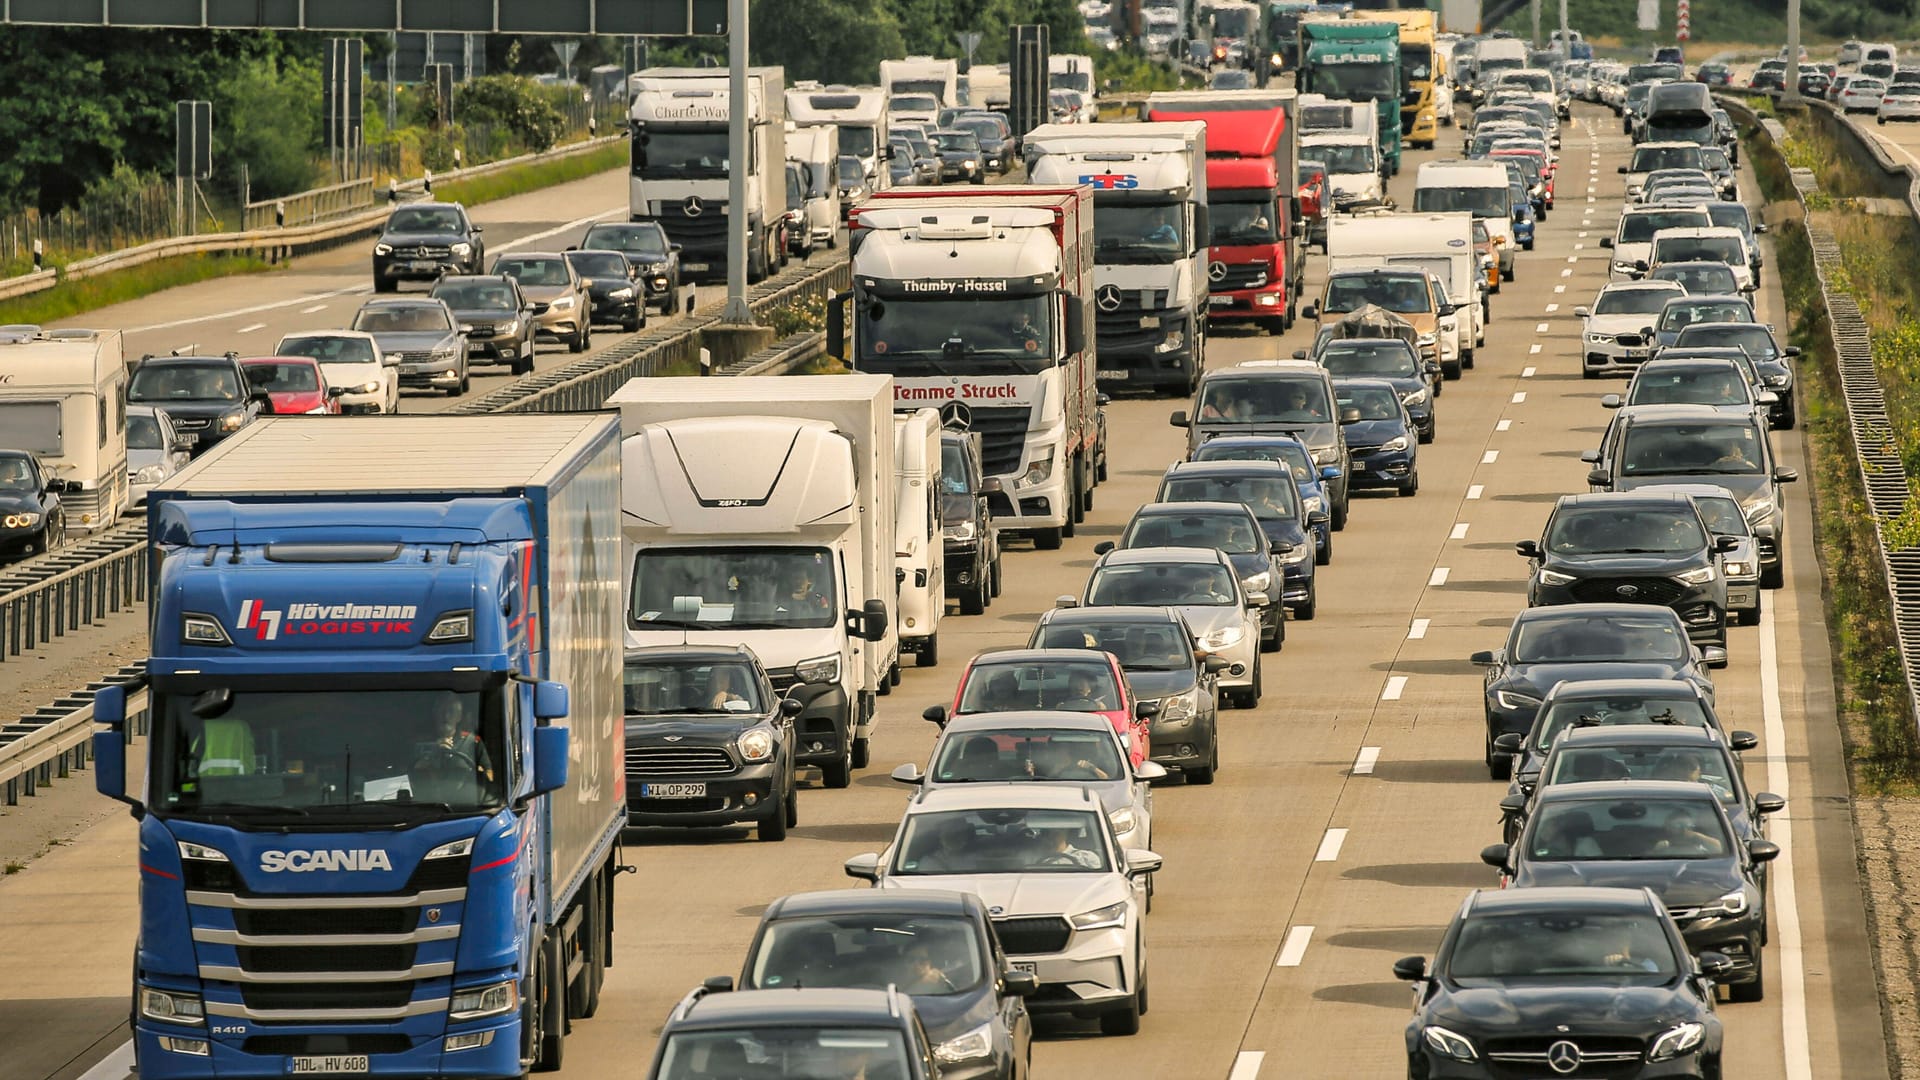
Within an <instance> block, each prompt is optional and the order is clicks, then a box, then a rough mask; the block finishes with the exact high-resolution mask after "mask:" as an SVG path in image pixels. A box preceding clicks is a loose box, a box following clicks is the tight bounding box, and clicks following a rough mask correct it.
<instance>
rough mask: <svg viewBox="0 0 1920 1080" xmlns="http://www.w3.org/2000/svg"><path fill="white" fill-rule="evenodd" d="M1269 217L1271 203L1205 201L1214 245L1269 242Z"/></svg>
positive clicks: (1276, 235)
mask: <svg viewBox="0 0 1920 1080" xmlns="http://www.w3.org/2000/svg"><path fill="white" fill-rule="evenodd" d="M1102 212H1103V213H1104V210H1103V211H1102ZM1273 219H1274V218H1273V204H1272V203H1271V202H1263V201H1259V200H1254V201H1251V202H1227V201H1225V200H1223V199H1220V198H1218V197H1215V198H1213V199H1212V200H1211V201H1209V202H1208V203H1207V221H1208V227H1207V232H1208V235H1209V238H1210V239H1211V241H1212V242H1213V243H1214V244H1215V245H1221V246H1225V245H1232V244H1271V243H1273V242H1274V241H1275V240H1277V239H1278V238H1279V233H1277V232H1275V231H1274V225H1273ZM1094 227H1095V228H1098V227H1099V214H1095V215H1094Z"/></svg>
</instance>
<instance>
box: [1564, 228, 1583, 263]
mask: <svg viewBox="0 0 1920 1080" xmlns="http://www.w3.org/2000/svg"><path fill="white" fill-rule="evenodd" d="M1580 235H1581V236H1585V235H1587V234H1586V233H1581V234H1580ZM1573 250H1575V251H1585V250H1587V245H1585V244H1575V245H1573ZM1567 261H1568V262H1572V261H1573V260H1572V259H1568V260H1567Z"/></svg>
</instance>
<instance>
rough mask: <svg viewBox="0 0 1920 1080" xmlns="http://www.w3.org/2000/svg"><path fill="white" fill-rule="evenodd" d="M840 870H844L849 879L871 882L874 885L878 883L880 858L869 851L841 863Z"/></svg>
mask: <svg viewBox="0 0 1920 1080" xmlns="http://www.w3.org/2000/svg"><path fill="white" fill-rule="evenodd" d="M840 868H841V869H842V870H845V871H846V873H847V876H848V877H850V878H858V879H860V880H861V881H871V882H874V883H875V884H878V883H879V881H880V856H879V855H878V854H877V853H875V852H871V851H869V852H867V853H865V854H863V855H855V856H854V857H853V858H851V859H848V860H847V861H846V862H844V863H842V864H841V867H840Z"/></svg>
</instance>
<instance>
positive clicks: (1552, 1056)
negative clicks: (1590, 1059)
mask: <svg viewBox="0 0 1920 1080" xmlns="http://www.w3.org/2000/svg"><path fill="white" fill-rule="evenodd" d="M1547 1064H1548V1065H1550V1066H1552V1067H1553V1071H1554V1072H1557V1073H1559V1074H1560V1075H1562V1076H1565V1075H1566V1074H1567V1073H1570V1072H1573V1071H1575V1070H1577V1069H1578V1068H1580V1048H1579V1047H1578V1046H1576V1045H1574V1044H1573V1043H1571V1042H1568V1041H1567V1040H1566V1039H1561V1040H1560V1041H1559V1042H1557V1043H1554V1044H1553V1045H1552V1046H1549V1047H1547Z"/></svg>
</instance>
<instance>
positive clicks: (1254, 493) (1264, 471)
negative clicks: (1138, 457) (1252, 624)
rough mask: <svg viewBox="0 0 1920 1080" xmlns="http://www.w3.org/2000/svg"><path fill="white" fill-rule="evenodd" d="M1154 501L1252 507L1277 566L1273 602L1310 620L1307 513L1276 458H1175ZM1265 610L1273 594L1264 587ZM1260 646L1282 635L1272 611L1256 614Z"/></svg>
mask: <svg viewBox="0 0 1920 1080" xmlns="http://www.w3.org/2000/svg"><path fill="white" fill-rule="evenodd" d="M1153 501H1154V502H1168V503H1182V502H1236V503H1240V504H1242V505H1244V506H1246V508H1247V509H1249V510H1251V511H1253V516H1254V519H1255V520H1257V521H1259V522H1260V528H1261V529H1262V530H1264V531H1265V532H1266V534H1267V544H1268V546H1269V547H1270V548H1271V549H1272V554H1273V559H1274V561H1275V562H1277V563H1279V564H1280V569H1281V581H1280V595H1279V598H1278V599H1279V603H1280V604H1281V605H1282V606H1284V607H1285V608H1286V610H1287V611H1288V612H1290V613H1291V614H1292V615H1293V617H1294V618H1296V619H1299V620H1300V621H1302V622H1311V621H1312V620H1313V617H1314V615H1315V614H1317V613H1318V611H1319V607H1320V592H1319V589H1318V588H1317V587H1316V585H1315V581H1316V578H1315V575H1314V567H1315V566H1316V565H1318V564H1317V563H1315V562H1314V557H1313V556H1314V540H1313V534H1312V533H1311V532H1309V531H1308V528H1309V527H1310V526H1311V525H1312V524H1313V523H1314V522H1313V515H1311V514H1309V513H1307V512H1306V508H1305V507H1304V506H1303V505H1302V504H1301V502H1300V488H1299V485H1297V484H1296V483H1295V482H1294V479H1293V470H1292V469H1289V468H1287V467H1286V466H1285V465H1283V464H1281V463H1280V462H1278V461H1181V462H1175V463H1174V464H1173V465H1171V466H1169V467H1168V468H1167V471H1166V473H1165V474H1164V475H1163V476H1161V478H1160V489H1159V490H1158V491H1156V492H1155V493H1154V496H1153ZM1267 596H1268V597H1269V605H1268V608H1271V601H1272V598H1273V592H1272V591H1271V590H1269V591H1268V593H1267ZM1260 628H1261V645H1260V647H1261V648H1262V649H1264V650H1266V651H1268V652H1273V651H1276V650H1277V649H1279V647H1280V645H1281V644H1283V643H1284V642H1285V641H1286V639H1287V624H1286V620H1285V619H1283V618H1280V615H1279V611H1278V610H1277V609H1273V610H1267V609H1263V610H1262V611H1261V613H1260Z"/></svg>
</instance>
